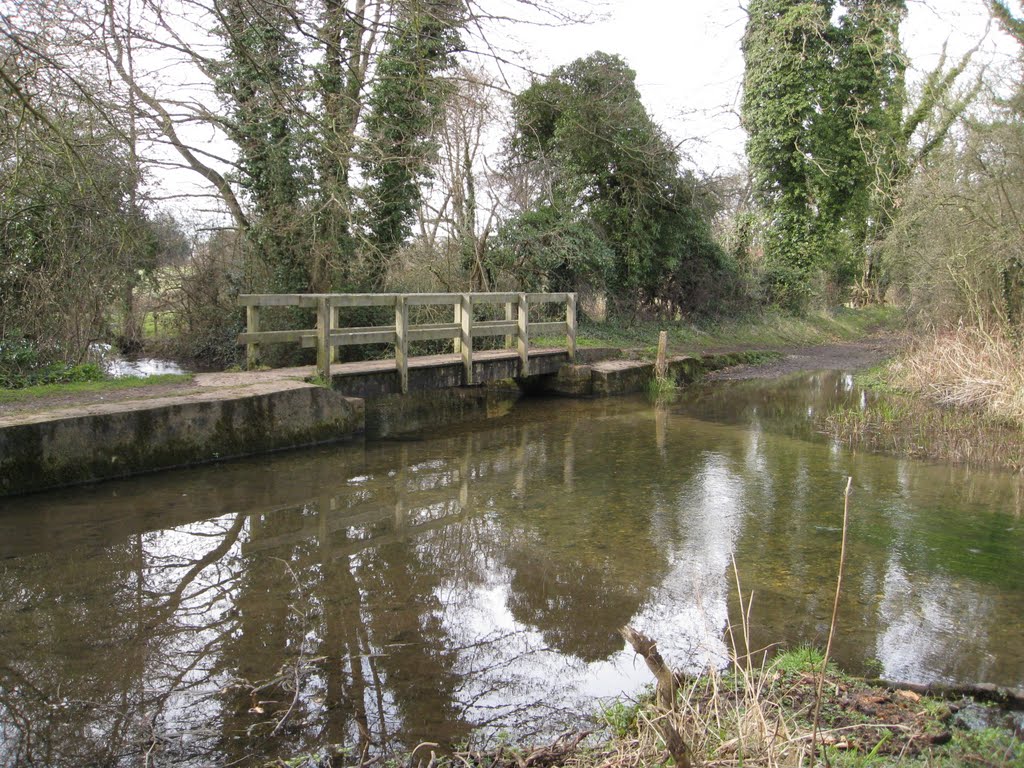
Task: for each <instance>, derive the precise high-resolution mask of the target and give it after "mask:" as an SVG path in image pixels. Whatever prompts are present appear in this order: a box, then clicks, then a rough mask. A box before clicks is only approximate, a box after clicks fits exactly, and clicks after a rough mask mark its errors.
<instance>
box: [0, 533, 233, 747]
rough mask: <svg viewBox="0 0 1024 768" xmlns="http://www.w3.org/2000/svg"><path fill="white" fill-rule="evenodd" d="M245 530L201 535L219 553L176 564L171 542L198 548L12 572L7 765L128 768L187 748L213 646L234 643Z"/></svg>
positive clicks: (6, 622) (2, 593)
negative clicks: (154, 751) (233, 588)
mask: <svg viewBox="0 0 1024 768" xmlns="http://www.w3.org/2000/svg"><path fill="white" fill-rule="evenodd" d="M243 519H244V517H243V516H241V515H239V516H236V517H235V518H234V519H232V520H227V521H224V522H223V524H222V523H221V521H211V522H210V523H207V524H199V525H198V526H196V533H197V535H199V536H201V537H202V540H203V543H204V544H205V543H206V542H208V541H210V540H212V541H213V543H214V546H213V547H212V548H210V549H205V550H204V549H201V548H200V547H198V546H192V547H186V548H185V549H184V551H181V552H180V553H176V554H175V553H173V552H174V547H168V546H166V545H167V544H168V543H169V542H168V541H167V540H168V539H175V538H177V541H175V542H174V544H183V543H187V542H185V539H186V538H189V537H188V536H185V537H175V533H174V532H167V533H166V534H145V535H141V534H139V535H133V536H130V537H128V538H127V539H125V540H124V544H122V545H116V546H107V547H104V548H102V549H97V550H95V551H76V550H70V551H63V552H61V553H60V554H61V556H60V557H53V556H47V555H36V556H32V557H29V558H24V559H22V560H21V561H19V563H18V566H19V567H18V568H17V570H15V569H14V568H6V569H5V570H4V571H3V574H2V576H0V626H3V627H4V630H3V631H0V656H2V657H3V658H5V659H7V660H8V661H7V662H6V663H5V665H4V666H3V667H0V710H2V714H0V723H2V724H3V725H0V761H2V762H3V763H4V764H9V765H47V766H50V765H52V766H59V765H93V764H102V765H117V764H118V763H119V762H121V761H122V760H124V759H126V758H128V757H129V756H132V755H136V754H138V753H139V752H140V750H141V751H145V749H146V748H147V747H151V746H153V745H154V742H153V738H154V735H155V734H156V733H161V734H164V735H165V736H167V738H168V742H167V746H173V744H171V741H173V740H174V739H173V737H174V736H177V737H178V738H177V741H178V742H179V744H180V742H181V740H182V739H181V736H182V734H181V727H182V724H183V723H185V722H191V723H194V722H195V716H194V714H193V715H192V716H189V715H187V714H186V713H185V710H187V709H188V708H189V707H190V706H192V704H191V703H190V702H189V700H188V697H189V694H190V691H191V690H192V689H193V687H194V686H195V685H196V683H197V681H199V680H201V679H202V678H203V676H204V674H205V673H204V671H203V669H202V664H203V660H204V658H205V656H206V651H205V649H204V647H203V646H209V645H214V644H216V643H217V642H218V640H219V639H220V638H221V637H222V635H223V632H224V631H226V622H225V621H224V610H223V609H224V607H225V606H224V604H223V601H222V597H223V595H222V592H221V589H222V588H223V586H224V584H225V583H226V582H227V581H229V580H230V575H229V574H228V573H227V572H226V571H227V570H229V569H225V568H224V566H223V563H222V559H223V558H224V557H225V555H227V554H228V552H229V551H230V549H231V548H232V546H233V545H234V544H235V542H236V541H237V538H238V534H239V532H240V530H241V522H242V520H243ZM200 529H201V530H200ZM191 543H192V544H193V545H194V544H196V543H197V542H194V541H193V542H191ZM197 640H198V641H199V642H198V646H199V649H198V650H196V647H197Z"/></svg>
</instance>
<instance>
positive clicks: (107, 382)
mask: <svg viewBox="0 0 1024 768" xmlns="http://www.w3.org/2000/svg"><path fill="white" fill-rule="evenodd" d="M192 378H193V377H192V374H189V373H165V374H161V375H159V376H125V377H123V378H119V379H102V380H100V381H78V382H71V383H67V384H39V385H36V386H33V387H25V388H24V389H0V404H2V403H20V402H25V401H28V400H35V399H38V398H43V397H53V396H60V395H69V394H76V393H81V392H109V391H114V390H122V389H143V388H145V387H153V386H159V385H162V384H182V383H185V382H189V381H192Z"/></svg>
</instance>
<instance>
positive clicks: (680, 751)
mask: <svg viewBox="0 0 1024 768" xmlns="http://www.w3.org/2000/svg"><path fill="white" fill-rule="evenodd" d="M641 637H642V636H641ZM642 639H643V641H645V642H646V641H647V638H642ZM654 653H655V654H656V655H657V649H656V647H655V648H654ZM756 656H757V657H756V658H755V657H752V656H749V655H747V656H744V657H743V658H744V662H743V663H740V664H736V663H734V664H733V666H732V667H731V668H730V669H729V670H726V671H723V672H718V671H711V672H708V673H707V674H704V675H702V676H699V677H693V678H687V677H683V676H679V675H675V676H674V683H673V684H672V685H673V687H674V688H675V693H674V698H671V697H665V696H664V695H663V694H664V688H661V687H659V689H658V692H657V693H655V692H654V691H653V690H652V689H647V690H646V691H645V692H642V693H641V694H640V695H639V696H638V697H636V698H634V699H618V700H615V701H613V702H611V703H606V704H605V705H603V706H602V707H601V708H600V710H599V711H598V713H597V714H596V715H594V716H593V717H592V718H585V717H582V716H581V723H580V724H579V726H578V727H577V728H576V729H573V730H569V731H567V732H565V733H563V734H562V735H560V736H559V737H558V738H557V739H555V740H554V741H552V742H550V743H548V744H544V745H536V744H525V743H523V744H516V743H509V742H503V743H501V744H499V745H497V746H495V745H490V746H489V747H487V748H483V747H481V748H473V747H472V746H471V745H470V746H467V747H466V748H464V749H457V750H455V751H454V752H452V753H445V752H444V751H442V750H441V748H440V747H439V745H438V744H436V743H430V742H426V743H423V744H420V745H419V746H418V747H416V749H415V750H414V751H413V752H412V753H411V754H408V755H406V756H405V757H404V760H402V761H400V762H401V763H402V764H404V765H406V766H410V768H411V767H413V766H415V767H416V768H427V767H429V768H446V767H451V768H455V767H460V768H553V766H571V767H572V768H639V767H641V766H661V765H675V766H677V768H689V767H690V766H705V767H708V768H710V767H711V766H717V767H721V768H724V767H725V766H737V765H742V766H746V768H770V767H772V766H790V765H791V766H816V765H826V766H842V767H843V768H877V767H880V766H905V767H906V768H955V767H957V766H982V767H984V768H1013V767H1019V766H1022V765H1024V741H1022V740H1021V732H1022V728H1024V713H1022V712H1021V711H1019V710H1014V709H1012V708H1010V707H1005V706H1003V705H1005V704H1007V703H1009V704H1013V705H1016V706H1018V707H1019V706H1020V705H1021V704H1022V703H1024V699H1022V698H1021V697H1022V695H1024V694H1022V693H1021V692H1009V691H993V692H991V694H989V693H987V692H986V693H984V694H983V695H979V696H972V695H965V694H963V693H962V692H955V693H950V695H945V696H942V695H932V694H929V693H927V692H925V693H921V692H919V690H920V688H918V689H917V690H915V689H914V687H908V686H902V685H899V684H889V683H885V682H881V681H876V682H869V681H866V680H863V679H859V678H855V677H851V676H849V675H847V674H845V673H843V672H842V671H841V670H839V669H838V668H837V667H836V666H835V665H834V664H831V663H829V664H828V665H826V664H825V659H824V657H823V656H822V654H821V653H820V652H818V651H816V650H814V649H809V648H800V649H796V650H793V651H789V652H786V653H782V654H780V655H778V656H776V657H775V658H774V659H772V660H771V661H766V660H765V658H764V657H763V656H761V655H759V654H758V655H756ZM638 663H639V661H638ZM659 700H660V703H659ZM1000 702H1001V703H1000ZM398 762H399V761H397V760H396V759H395V758H394V757H385V756H380V757H374V758H367V757H366V756H363V757H362V759H360V760H353V759H351V756H350V755H347V754H346V753H345V752H344V751H341V750H338V749H336V748H333V747H331V746H325V747H324V748H322V749H321V750H318V751H317V752H316V753H313V754H303V755H297V756H294V757H292V758H290V759H287V760H285V759H278V760H276V761H274V762H272V763H268V765H272V766H278V767H280V768H284V766H287V767H288V768H321V767H322V766H353V767H356V766H358V768H368V766H375V765H395V764H397V763H398Z"/></svg>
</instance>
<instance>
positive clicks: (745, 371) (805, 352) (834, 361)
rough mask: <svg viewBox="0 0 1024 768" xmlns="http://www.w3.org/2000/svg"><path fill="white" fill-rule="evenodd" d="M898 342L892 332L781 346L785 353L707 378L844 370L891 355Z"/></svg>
mask: <svg viewBox="0 0 1024 768" xmlns="http://www.w3.org/2000/svg"><path fill="white" fill-rule="evenodd" d="M897 346H898V342H897V339H896V338H894V337H892V336H878V337H874V338H870V339H863V340H861V341H847V342H841V343H837V344H823V345H820V346H816V347H793V348H788V349H780V350H778V351H779V352H781V353H782V354H783V355H784V357H782V358H780V359H778V360H773V361H772V362H769V363H765V364H763V365H737V366H733V367H732V368H724V369H722V370H720V371H715V372H713V373H710V374H708V376H707V379H706V380H707V381H736V380H740V379H775V378H778V377H779V376H785V375H786V374H789V373H797V372H799V371H822V370H844V371H856V370H860V369H863V368H870V367H871V366H872V365H876V364H878V363H880V362H881V361H882V360H884V359H885V358H887V357H890V356H891V355H892V354H893V352H894V351H895V350H896V348H897Z"/></svg>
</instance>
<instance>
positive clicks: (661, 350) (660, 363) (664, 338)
mask: <svg viewBox="0 0 1024 768" xmlns="http://www.w3.org/2000/svg"><path fill="white" fill-rule="evenodd" d="M654 375H655V376H657V377H658V378H659V379H665V378H667V377H668V332H667V331H662V332H661V333H659V334H658V359H657V360H656V361H655V363H654Z"/></svg>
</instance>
